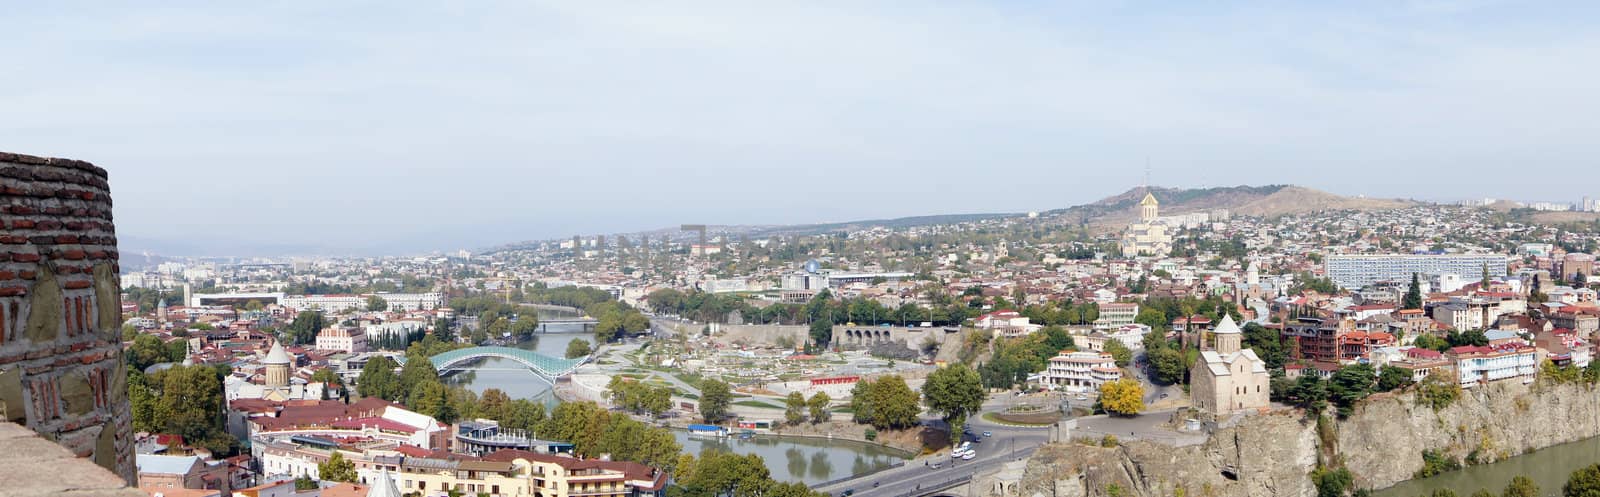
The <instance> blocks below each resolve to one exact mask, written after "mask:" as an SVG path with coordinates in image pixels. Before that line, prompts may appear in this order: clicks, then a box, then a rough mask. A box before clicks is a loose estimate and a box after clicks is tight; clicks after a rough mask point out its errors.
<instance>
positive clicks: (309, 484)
mask: <svg viewBox="0 0 1600 497" xmlns="http://www.w3.org/2000/svg"><path fill="white" fill-rule="evenodd" d="M320 486H321V485H317V481H316V480H313V479H311V477H309V476H304V475H302V476H298V477H295V479H294V489H295V490H297V491H298V490H316V489H317V488H318V487H320Z"/></svg>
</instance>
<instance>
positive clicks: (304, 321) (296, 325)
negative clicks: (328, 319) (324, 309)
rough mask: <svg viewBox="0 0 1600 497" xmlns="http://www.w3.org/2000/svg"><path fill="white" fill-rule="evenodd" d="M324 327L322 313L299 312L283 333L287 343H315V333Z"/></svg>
mask: <svg viewBox="0 0 1600 497" xmlns="http://www.w3.org/2000/svg"><path fill="white" fill-rule="evenodd" d="M324 326H326V325H325V324H324V323H323V321H322V313H320V312H317V311H300V314H296V315H295V317H294V321H290V322H289V326H288V328H285V329H284V331H285V332H287V334H288V339H289V343H290V344H293V345H302V344H308V343H313V342H316V341H317V333H319V332H321V331H322V328H323V327H324Z"/></svg>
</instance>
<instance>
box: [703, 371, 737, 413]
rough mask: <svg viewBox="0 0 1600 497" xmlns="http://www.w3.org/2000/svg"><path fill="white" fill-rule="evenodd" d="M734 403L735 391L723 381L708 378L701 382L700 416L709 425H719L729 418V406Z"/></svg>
mask: <svg viewBox="0 0 1600 497" xmlns="http://www.w3.org/2000/svg"><path fill="white" fill-rule="evenodd" d="M732 402H733V389H732V388H731V387H729V386H728V384H727V383H723V382H722V381H721V380H716V379H711V378H707V379H705V380H702V381H701V382H700V416H701V417H703V418H705V420H706V422H707V423H718V422H721V421H722V420H723V419H724V418H727V417H728V406H729V404H732Z"/></svg>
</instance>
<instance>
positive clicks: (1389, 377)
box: [1378, 365, 1411, 392]
mask: <svg viewBox="0 0 1600 497" xmlns="http://www.w3.org/2000/svg"><path fill="white" fill-rule="evenodd" d="M1408 385H1411V373H1407V372H1406V370H1404V369H1400V368H1398V367H1395V366H1388V365H1385V366H1384V367H1382V368H1379V369H1378V391H1379V392H1387V391H1390V390H1394V389H1396V388H1404V387H1406V386H1408Z"/></svg>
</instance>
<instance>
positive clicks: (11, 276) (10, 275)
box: [0, 271, 17, 281]
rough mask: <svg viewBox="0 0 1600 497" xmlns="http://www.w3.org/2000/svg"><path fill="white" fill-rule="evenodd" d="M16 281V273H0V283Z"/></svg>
mask: <svg viewBox="0 0 1600 497" xmlns="http://www.w3.org/2000/svg"><path fill="white" fill-rule="evenodd" d="M14 279H17V272H16V271H0V281H5V280H14Z"/></svg>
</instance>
